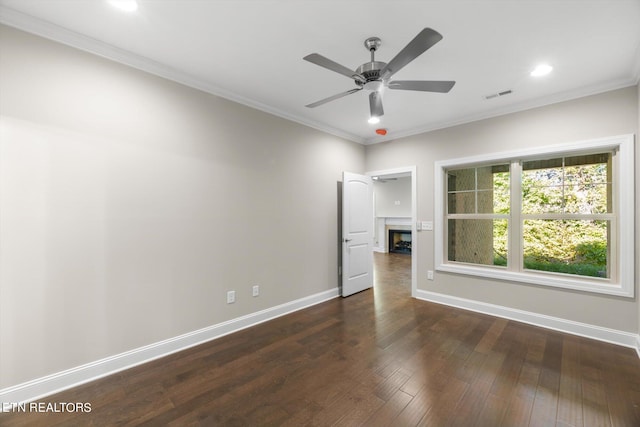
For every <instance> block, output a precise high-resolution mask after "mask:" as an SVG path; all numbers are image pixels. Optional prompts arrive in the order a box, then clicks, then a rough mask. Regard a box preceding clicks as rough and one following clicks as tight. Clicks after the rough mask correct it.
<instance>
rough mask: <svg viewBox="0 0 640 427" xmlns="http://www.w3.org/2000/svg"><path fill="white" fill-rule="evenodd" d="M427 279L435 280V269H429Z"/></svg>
mask: <svg viewBox="0 0 640 427" xmlns="http://www.w3.org/2000/svg"><path fill="white" fill-rule="evenodd" d="M427 280H433V270H429V271H427Z"/></svg>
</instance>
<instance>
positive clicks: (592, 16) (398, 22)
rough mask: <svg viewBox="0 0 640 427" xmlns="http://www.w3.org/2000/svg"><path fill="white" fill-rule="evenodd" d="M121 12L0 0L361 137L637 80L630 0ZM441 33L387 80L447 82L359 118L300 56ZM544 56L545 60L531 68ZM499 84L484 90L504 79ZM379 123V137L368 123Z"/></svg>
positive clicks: (229, 94)
mask: <svg viewBox="0 0 640 427" xmlns="http://www.w3.org/2000/svg"><path fill="white" fill-rule="evenodd" d="M138 3H139V8H138V11H137V12H135V13H133V14H126V13H123V12H121V11H119V10H116V9H114V8H113V7H111V6H110V5H109V4H108V3H107V2H106V1H104V0H0V21H1V22H4V23H6V24H8V25H12V26H15V27H18V28H21V29H24V30H26V31H30V32H34V33H36V34H40V35H43V36H45V37H49V38H52V39H55V40H58V41H61V42H63V43H67V44H70V45H73V46H76V47H79V48H81V49H85V50H89V51H92V52H95V53H97V54H100V55H103V56H106V57H109V58H112V59H115V60H117V61H120V62H124V63H127V64H129V65H132V66H134V67H137V68H141V69H144V70H146V71H150V72H152V73H155V74H158V75H161V76H164V77H167V78H171V79H173V80H177V81H179V82H182V83H185V84H188V85H190V86H193V87H197V88H200V89H203V90H206V91H208V92H211V93H213V94H216V95H220V96H223V97H225V98H229V99H232V100H234V101H238V102H241V103H243V104H247V105H250V106H252V107H256V108H259V109H262V110H265V111H267V112H270V113H273V114H276V115H279V116H282V117H285V118H288V119H291V120H294V121H297V122H300V123H303V124H306V125H309V126H312V127H315V128H318V129H322V130H324V131H327V132H330V133H333V134H336V135H339V136H342V137H345V138H348V139H351V140H354V141H357V142H360V143H365V144H368V143H374V142H379V141H383V140H393V139H395V138H398V137H401V136H406V135H411V134H416V133H419V132H423V131H427V130H432V129H437V128H442V127H447V126H451V125H454V124H459V123H465V122H469V121H473V120H478V119H482V118H486V117H491V116H495V115H499V114H504V113H508V112H513V111H519V110H523V109H527V108H531V107H536V106H540V105H545V104H549V103H553V102H559V101H563V100H567V99H572V98H576V97H580V96H584V95H589V94H594V93H598V92H602V91H606V90H611V89H616V88H621V87H626V86H629V85H632V84H637V82H638V78H639V76H640V0H493V1H487V0H468V1H463V0H422V1H401V0H395V1H377V0H369V1H353V0H340V1H330V0H322V1H321V0H253V1H250V0H231V1H227V0H208V1H207V0H138ZM425 27H430V28H433V29H435V30H436V31H438V32H440V33H441V34H442V35H443V36H444V38H443V40H442V41H440V42H439V43H437V44H436V45H435V46H433V47H432V48H431V49H429V50H428V51H427V52H425V53H424V54H423V55H421V56H420V57H418V58H417V59H416V60H415V61H413V62H411V63H410V64H409V65H407V66H406V67H405V68H404V69H402V70H401V71H400V72H398V73H397V74H396V75H395V76H394V79H398V80H455V81H456V82H457V83H456V85H455V87H454V88H453V89H452V90H451V92H449V93H448V94H440V93H426V92H409V91H399V90H394V91H391V90H387V91H385V93H384V109H385V115H384V116H383V117H382V121H381V122H380V124H378V125H375V126H374V125H370V124H368V123H367V118H368V117H369V102H368V99H367V95H366V93H364V92H357V93H355V94H353V95H349V96H347V97H345V98H341V99H338V100H336V101H333V102H330V103H328V104H325V105H322V106H320V107H317V108H314V109H310V108H306V107H305V105H306V104H309V103H311V102H315V101H317V100H320V99H322V98H325V97H328V96H330V95H334V94H337V93H339V92H343V91H346V90H348V89H351V88H355V85H354V83H353V81H351V80H350V79H348V78H347V77H344V76H342V75H340V74H337V73H334V72H331V71H329V70H326V69H324V68H321V67H319V66H317V65H314V64H311V63H309V62H307V61H303V60H302V58H303V57H304V56H305V55H307V54H309V53H314V52H317V53H320V54H322V55H324V56H326V57H328V58H330V59H332V60H334V61H336V62H338V63H340V64H343V65H345V66H347V67H348V68H353V69H355V68H356V67H358V66H359V65H360V64H362V63H364V62H368V61H369V52H368V51H367V50H366V49H365V48H364V46H363V42H364V40H365V39H366V38H367V37H370V36H377V37H380V38H381V39H382V46H381V47H380V49H379V50H378V52H377V54H376V59H377V60H379V61H384V62H388V61H389V60H390V59H391V58H393V57H394V56H395V55H396V53H398V52H399V51H400V49H402V48H403V47H404V46H405V45H406V44H407V43H408V42H409V41H410V40H411V39H413V37H414V36H415V35H416V34H417V33H418V32H419V31H420V30H422V29H423V28H425ZM541 62H546V63H549V64H551V65H552V66H553V67H554V70H553V72H552V73H551V74H550V75H548V76H545V77H542V78H533V77H531V76H529V72H530V71H531V70H532V69H533V68H534V66H535V65H537V64H538V63H541ZM508 89H510V90H513V93H512V94H510V95H507V96H504V97H499V98H494V99H492V100H485V99H484V96H485V95H488V94H492V93H496V92H501V91H504V90H508ZM379 127H382V128H387V129H388V131H389V132H388V134H387V135H386V136H385V137H378V136H376V134H375V129H376V128H379Z"/></svg>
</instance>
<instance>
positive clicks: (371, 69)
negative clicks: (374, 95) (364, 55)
mask: <svg viewBox="0 0 640 427" xmlns="http://www.w3.org/2000/svg"><path fill="white" fill-rule="evenodd" d="M385 65H387V63H386V62H381V61H371V62H365V63H364V64H362V65H361V66H359V67H358V68H356V73H358V74H360V75H362V76H364V78H365V79H366V81H365V82H361V81H359V80H356V84H357V85H358V86H364V88H365V89H367V90H377V89H378V88H379V87H380V85H381V84H382V78H381V76H380V70H382V69H383V68H384V66H385ZM370 83H374V84H373V85H370ZM375 83H377V85H375ZM368 86H369V87H368ZM373 86H377V88H375V89H374V88H373Z"/></svg>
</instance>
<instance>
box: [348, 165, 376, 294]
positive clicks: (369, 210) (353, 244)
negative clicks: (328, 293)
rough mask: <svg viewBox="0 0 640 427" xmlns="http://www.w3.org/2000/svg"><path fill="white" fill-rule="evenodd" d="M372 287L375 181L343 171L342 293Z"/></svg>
mask: <svg viewBox="0 0 640 427" xmlns="http://www.w3.org/2000/svg"><path fill="white" fill-rule="evenodd" d="M371 287H373V181H372V179H371V177H369V176H366V175H357V174H354V173H350V172H343V173H342V296H343V297H346V296H349V295H351V294H355V293H356V292H360V291H363V290H365V289H369V288H371Z"/></svg>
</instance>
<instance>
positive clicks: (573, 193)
mask: <svg viewBox="0 0 640 427" xmlns="http://www.w3.org/2000/svg"><path fill="white" fill-rule="evenodd" d="M564 191H565V195H564V197H565V206H564V212H566V213H577V214H599V213H608V212H611V210H610V208H611V206H610V205H611V204H610V203H608V200H610V197H609V194H611V184H575V185H568V186H566V187H565V190H564Z"/></svg>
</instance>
